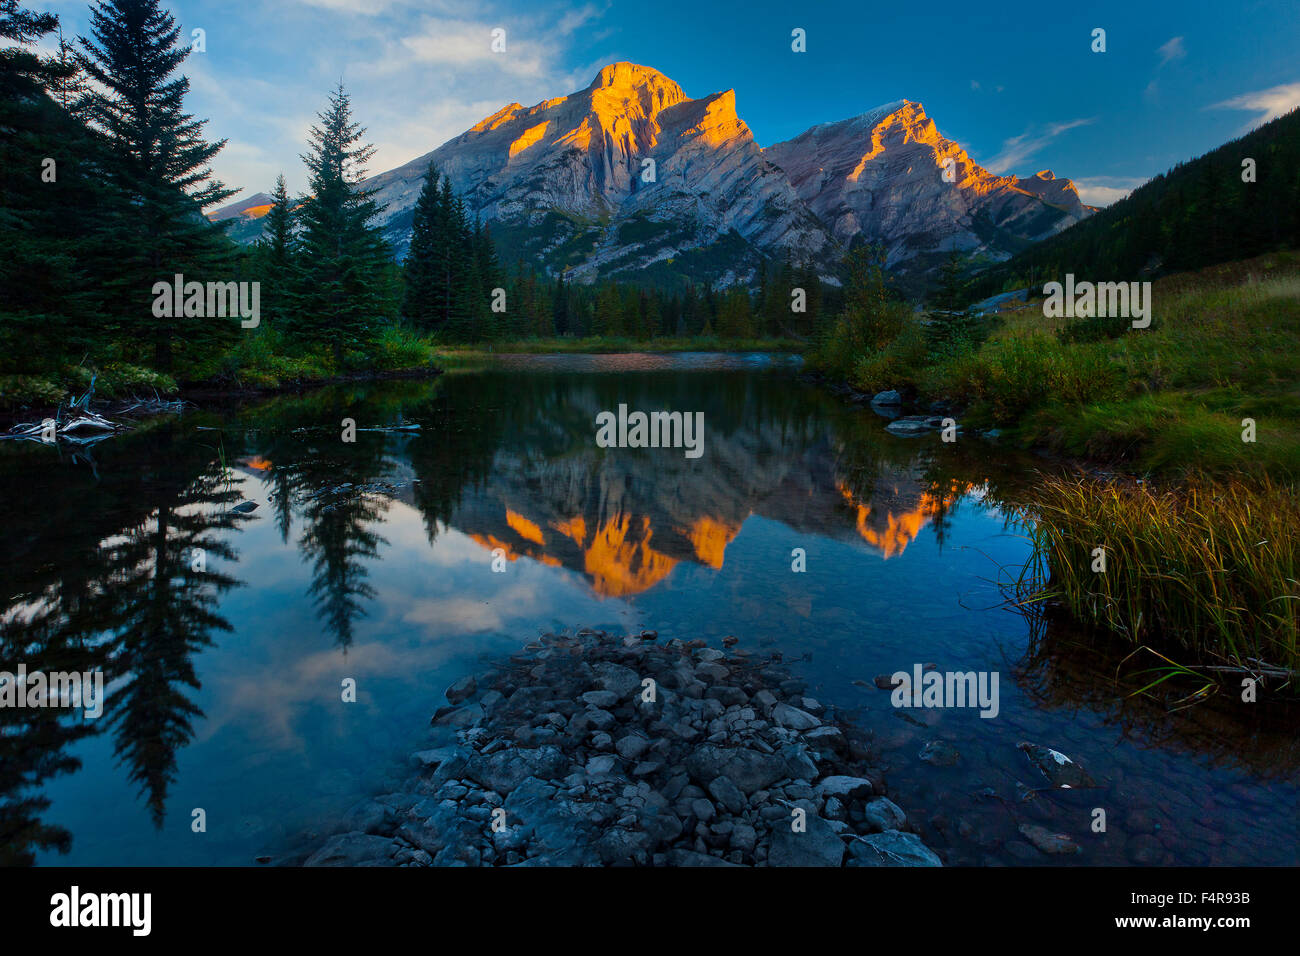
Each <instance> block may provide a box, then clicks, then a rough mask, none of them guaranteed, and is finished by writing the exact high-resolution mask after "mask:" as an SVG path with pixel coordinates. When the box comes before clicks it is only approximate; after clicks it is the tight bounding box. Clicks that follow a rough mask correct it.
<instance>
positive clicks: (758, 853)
mask: <svg viewBox="0 0 1300 956" xmlns="http://www.w3.org/2000/svg"><path fill="white" fill-rule="evenodd" d="M731 643H732V644H733V647H731V648H729V649H727V650H725V651H724V650H719V649H716V648H710V647H708V646H706V644H705V642H704V641H701V640H695V641H688V642H683V641H681V640H677V639H673V640H669V641H666V642H663V643H659V642H658V640H657V635H656V634H654V632H651V631H647V632H644V633H643V634H640V635H634V636H629V637H621V636H614V635H611V634H608V633H606V632H604V631H594V630H590V629H584V630H582V631H579V632H578V633H577V634H576V635H564V634H560V635H556V634H546V635H543V637H542V638H541V640H540V641H538V642H535V643H533V644H529V645H528V646H527V647H526V648H525V649H524V650H523V651H521V652H520V653H517V654H514V655H512V656H511V657H510V659H509V660H508V661H505V662H502V663H500V664H499V665H497V666H496V667H494V668H493V669H491V670H490V671H489V672H488V673H484V674H480V675H477V676H473V677H466V678H463V679H462V680H460V681H457V682H456V683H455V684H453V685H452V686H451V687H449V688H448V689H447V692H446V696H447V699H448V701H449V704H448V705H447V706H445V707H442V708H440V709H439V710H438V712H437V713H436V714H435V715H434V717H433V720H432V725H433V732H432V733H433V740H432V741H431V744H432V746H430V747H428V748H426V749H423V750H420V751H418V752H416V753H415V754H413V755H412V757H411V763H412V773H411V775H410V777H409V778H408V779H407V780H406V781H405V783H404V784H403V785H402V786H401V787H400V788H398V789H397V790H395V791H394V792H391V793H387V794H382V795H380V796H378V797H376V798H375V799H374V800H370V801H365V802H363V803H361V804H359V805H357V806H356V807H354V808H353V809H352V811H351V812H350V813H349V815H348V821H347V824H346V826H347V829H345V830H344V831H343V832H340V833H337V834H335V835H334V836H333V837H331V838H330V839H329V840H328V841H327V842H325V843H324V845H323V846H321V847H320V848H319V849H317V850H316V851H315V852H314V853H312V855H311V856H310V857H308V858H307V860H306V861H305V864H304V865H306V866H575V865H607V866H617V865H640V866H650V865H653V866H754V865H759V866H763V865H767V866H941V865H942V862H941V861H940V859H939V857H938V856H937V855H936V854H935V853H934V852H932V851H931V850H930V849H929V848H928V847H926V846H925V844H924V843H922V841H921V839H920V838H919V837H918V836H917V835H916V834H915V833H913V832H910V830H909V827H908V823H907V818H906V815H905V814H904V813H903V811H902V810H901V809H900V808H899V807H898V806H896V805H895V804H894V803H893V802H892V801H890V800H889V798H888V797H886V796H885V795H884V793H883V790H882V787H881V785H880V779H881V775H880V772H879V770H878V769H877V768H876V767H875V766H873V764H872V755H871V751H870V748H869V746H868V736H867V735H866V734H865V733H864V732H863V731H861V730H860V729H858V728H856V727H854V726H853V725H852V724H851V723H849V722H848V721H846V720H844V719H843V718H842V717H841V716H840V715H837V714H835V713H833V712H831V711H830V710H828V709H826V708H823V706H822V705H821V704H820V703H819V702H817V701H816V700H814V699H812V698H811V697H809V696H807V695H806V693H805V690H806V688H805V685H804V683H803V682H802V681H801V680H799V679H798V678H797V677H795V676H794V675H793V674H792V673H791V672H790V670H789V669H788V668H787V667H785V666H784V665H783V664H782V661H781V657H780V655H779V654H773V655H770V656H763V657H760V656H758V655H755V654H751V653H749V652H748V651H746V650H745V649H742V648H736V647H734V641H732V642H731Z"/></svg>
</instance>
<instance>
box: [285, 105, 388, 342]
mask: <svg viewBox="0 0 1300 956" xmlns="http://www.w3.org/2000/svg"><path fill="white" fill-rule="evenodd" d="M317 115H318V117H319V119H320V122H319V124H318V125H315V126H312V128H311V134H310V135H311V140H310V143H309V144H308V152H307V153H306V155H304V156H303V157H302V159H303V162H305V163H306V164H307V169H308V171H309V172H310V173H311V182H310V195H309V196H308V197H307V199H306V200H305V201H304V202H303V204H302V207H301V209H300V210H299V214H298V216H299V222H300V223H301V224H302V232H301V236H300V245H299V257H298V265H299V268H298V270H297V273H298V288H297V290H296V293H295V295H294V297H293V298H294V302H293V305H294V311H295V317H294V322H293V329H294V331H295V332H296V334H297V335H298V336H299V337H300V338H302V339H304V340H306V341H308V342H310V343H313V344H317V345H328V346H329V347H330V348H331V349H332V350H333V353H334V360H335V364H336V365H339V366H341V365H342V364H343V361H344V356H345V354H346V352H347V351H348V350H350V349H364V348H365V347H366V346H367V345H368V344H369V343H370V342H371V340H372V339H373V336H374V333H375V331H376V329H377V328H378V327H379V325H380V324H381V323H382V322H384V321H385V320H386V319H387V318H388V317H387V316H385V315H384V312H385V311H386V309H387V308H388V305H389V297H388V274H387V266H388V262H389V259H390V249H389V246H388V243H387V242H385V241H384V238H383V236H382V235H381V234H380V231H379V229H378V227H376V226H372V225H371V222H372V220H373V219H374V218H375V217H376V216H377V215H378V214H379V213H380V211H381V208H382V207H380V205H379V204H378V203H376V202H375V200H374V194H375V190H373V189H365V188H363V187H362V186H361V185H360V183H361V181H362V180H363V179H365V174H366V163H367V161H368V160H369V159H370V157H371V156H372V155H373V154H374V147H373V146H371V145H369V144H367V143H365V142H363V139H364V137H365V132H366V131H365V129H364V128H363V127H361V126H360V125H359V124H357V123H354V122H353V121H352V101H351V98H350V97H349V96H348V94H347V91H346V90H345V89H344V88H343V84H342V83H340V84H339V87H338V89H337V90H335V91H334V92H333V93H331V94H330V97H329V104H328V106H326V108H325V111H324V112H322V113H319V114H317Z"/></svg>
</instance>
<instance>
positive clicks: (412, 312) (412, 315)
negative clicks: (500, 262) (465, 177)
mask: <svg viewBox="0 0 1300 956" xmlns="http://www.w3.org/2000/svg"><path fill="white" fill-rule="evenodd" d="M444 229H445V227H444V224H443V221H442V207H441V203H440V191H439V185H438V171H437V170H436V169H435V168H434V167H433V164H432V163H430V164H429V170H428V172H426V173H425V175H424V185H423V187H421V189H420V197H419V199H417V200H416V203H415V211H414V217H413V220H412V223H411V245H410V247H409V248H408V250H407V253H406V263H405V276H406V290H405V293H404V295H403V298H402V318H403V319H404V320H405V321H407V322H409V323H410V324H411V325H413V326H414V327H415V328H417V329H419V330H420V331H421V332H439V331H442V329H443V326H444V322H443V318H444V308H445V301H446V294H445V291H444V284H445V281H446V272H445V267H440V258H441V257H440V247H441V245H442V244H443V243H444V241H445V235H444Z"/></svg>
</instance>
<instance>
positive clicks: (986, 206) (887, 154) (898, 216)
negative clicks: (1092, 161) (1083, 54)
mask: <svg viewBox="0 0 1300 956" xmlns="http://www.w3.org/2000/svg"><path fill="white" fill-rule="evenodd" d="M764 152H765V155H767V156H768V157H769V158H770V159H771V160H772V161H773V162H774V163H776V164H777V165H779V166H781V167H782V168H783V169H784V170H785V171H786V173H787V174H788V175H789V177H790V180H791V182H792V183H793V185H794V187H795V189H796V190H797V192H798V194H799V198H800V199H802V200H803V201H804V202H805V203H807V205H808V207H809V208H810V209H811V210H812V211H813V213H814V214H816V216H817V217H818V218H819V219H820V220H821V221H822V222H823V223H825V224H826V226H827V228H828V229H830V231H831V234H832V235H833V236H834V238H835V239H836V240H837V241H838V242H840V243H841V244H844V245H847V244H849V243H850V242H852V241H854V240H855V239H858V238H861V239H863V240H866V241H870V242H881V243H883V244H884V245H885V246H886V248H887V250H888V255H889V264H890V265H891V266H899V265H900V264H906V263H907V262H908V260H911V259H913V258H916V257H924V256H925V254H927V253H930V254H934V253H938V252H941V251H946V250H949V249H959V250H962V251H963V252H976V253H983V254H985V255H989V256H992V257H994V258H1005V257H1006V256H1008V255H1010V254H1011V253H1013V252H1015V251H1017V250H1018V249H1020V248H1023V247H1024V246H1025V245H1027V244H1029V243H1031V242H1035V241H1037V240H1039V239H1043V238H1046V237H1047V236H1050V235H1054V234H1055V233H1057V232H1059V231H1060V230H1062V229H1064V228H1065V227H1066V226H1069V225H1071V224H1073V223H1075V222H1077V221H1078V220H1079V219H1081V218H1083V217H1084V216H1086V215H1087V214H1088V213H1089V212H1090V211H1091V210H1090V209H1089V208H1088V207H1085V206H1083V204H1082V203H1080V201H1079V194H1078V192H1077V191H1076V190H1075V188H1074V184H1073V183H1071V182H1070V181H1069V180H1068V179H1056V178H1054V177H1053V176H1052V174H1051V172H1048V171H1044V172H1041V173H1039V174H1038V175H1037V176H1034V177H1031V178H1029V179H1017V178H1016V177H1014V176H996V175H994V174H993V173H990V172H989V171H988V170H986V169H984V168H983V167H982V166H980V165H979V164H978V163H976V162H975V161H974V160H972V159H971V158H970V156H969V155H968V154H967V153H966V151H965V150H964V149H962V147H961V146H960V145H958V144H957V143H955V142H953V141H952V140H950V139H947V138H946V137H944V136H943V135H942V134H941V133H940V132H939V130H938V128H937V127H936V126H935V124H934V120H932V119H930V117H929V116H927V115H926V113H925V108H924V107H923V106H922V105H921V104H920V103H913V102H911V101H908V100H903V101H901V102H897V103H890V104H888V105H887V106H882V107H880V108H878V109H876V110H873V111H871V112H869V113H864V114H863V115H861V116H856V117H853V118H852V119H847V120H841V121H839V122H836V123H826V124H822V125H820V126H814V127H813V128H812V129H809V130H807V131H805V132H803V133H801V134H800V135H798V136H796V137H795V138H794V139H791V140H788V141H786V142H784V143H778V144H776V145H775V146H772V147H770V148H768V149H767V150H765V151H764ZM945 169H946V170H948V171H949V173H950V176H949V178H950V179H951V181H949V180H948V179H946V178H945V176H944V173H945Z"/></svg>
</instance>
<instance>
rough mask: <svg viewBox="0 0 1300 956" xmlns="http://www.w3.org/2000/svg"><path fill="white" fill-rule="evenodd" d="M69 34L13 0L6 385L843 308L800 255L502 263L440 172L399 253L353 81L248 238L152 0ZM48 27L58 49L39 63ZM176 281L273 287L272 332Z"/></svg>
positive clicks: (268, 323)
mask: <svg viewBox="0 0 1300 956" xmlns="http://www.w3.org/2000/svg"><path fill="white" fill-rule="evenodd" d="M57 31H59V26H58V18H57V17H56V16H54V15H53V14H48V13H38V12H33V11H31V10H28V9H25V8H23V7H21V6H19V0H0V38H3V39H4V40H6V41H10V42H12V43H13V44H14V45H13V46H11V47H10V48H7V49H5V50H4V51H0V129H3V130H5V135H4V136H2V137H0V247H3V248H4V249H5V255H4V256H3V257H0V377H3V376H5V375H13V374H18V375H27V376H31V375H41V376H48V377H49V378H50V379H52V380H56V381H67V380H68V379H69V372H70V371H71V370H76V369H77V367H78V366H81V367H83V368H85V369H90V370H95V369H99V370H102V369H104V368H105V367H110V366H112V367H125V368H131V369H137V370H140V371H141V372H145V371H149V370H152V371H157V372H162V373H166V374H168V375H170V376H171V377H173V378H174V379H176V380H180V381H197V380H206V379H213V378H221V377H222V376H223V375H225V374H228V373H229V372H230V369H231V368H232V367H236V366H237V365H238V362H239V361H240V360H241V358H240V357H241V355H243V354H245V353H246V352H249V351H250V350H251V351H253V352H256V351H257V350H258V349H260V350H261V351H262V352H263V353H273V354H277V355H278V354H284V355H302V354H307V353H311V354H313V355H315V356H317V357H319V358H321V360H322V362H324V363H325V364H326V365H332V366H333V367H334V368H336V369H338V368H340V367H342V366H344V365H348V364H359V365H364V364H366V363H367V362H368V361H369V360H370V356H371V353H372V350H373V349H374V348H375V347H376V344H377V343H378V342H380V341H381V340H382V339H383V338H384V337H385V336H386V335H387V334H388V332H389V331H390V330H392V329H393V328H394V327H396V326H401V327H403V328H404V329H405V330H407V331H409V332H410V333H413V334H418V335H420V336H428V337H436V338H437V339H439V340H442V341H447V342H465V341H502V340H512V339H522V338H530V337H537V336H540V337H551V336H620V337H629V338H634V339H641V340H647V339H651V338H655V337H661V336H697V335H714V336H718V337H720V338H724V339H741V338H750V337H768V336H785V335H790V336H798V337H811V336H813V335H814V334H815V332H816V331H817V329H818V328H819V327H820V325H821V323H822V322H823V321H824V317H825V316H830V315H833V314H834V313H835V307H834V304H833V303H831V302H829V301H828V299H831V298H834V297H835V296H836V292H835V291H834V290H833V289H831V288H830V287H824V286H823V285H822V284H821V282H820V281H819V279H818V277H817V276H816V274H815V273H814V272H813V271H812V270H811V269H808V268H802V267H795V266H794V265H792V264H791V263H790V262H788V261H787V262H784V263H782V262H772V261H769V262H765V263H764V264H763V265H762V267H761V268H760V271H759V275H758V277H757V280H758V281H757V282H756V283H755V288H753V289H747V288H744V287H740V286H733V287H730V288H727V289H718V288H712V287H707V286H688V287H686V288H684V289H679V290H676V291H672V292H669V291H664V290H658V289H650V288H641V287H638V286H635V285H631V284H627V283H615V282H609V281H605V282H598V283H596V284H580V283H577V282H574V281H571V280H570V278H569V277H568V276H566V275H560V276H551V275H549V274H545V273H538V272H537V271H536V269H535V268H534V267H532V266H527V265H524V264H523V263H518V264H516V265H515V267H514V268H512V269H505V268H502V266H501V264H500V263H499V262H498V261H497V252H496V247H495V245H494V242H493V238H492V235H491V231H490V229H489V228H488V226H486V225H483V224H480V223H479V222H477V221H475V220H474V219H473V218H472V217H471V216H470V214H469V212H468V211H467V209H466V205H465V202H464V199H463V198H462V197H461V196H459V195H457V193H456V192H455V190H454V189H453V188H452V185H451V182H450V181H449V179H447V178H446V177H445V176H440V175H439V173H438V171H437V170H434V169H430V170H429V172H428V176H427V177H426V181H425V184H424V188H423V190H422V192H421V195H420V198H419V201H418V203H417V206H416V208H415V210H414V214H413V223H412V237H411V244H410V248H409V251H408V253H407V255H406V258H405V261H404V262H403V263H402V264H400V265H399V264H398V263H397V262H396V260H395V258H394V254H393V252H394V250H393V249H392V248H391V246H390V245H389V244H388V243H387V242H386V241H385V239H384V237H383V235H382V234H381V232H380V230H379V229H378V228H377V227H376V226H375V225H374V223H375V221H376V219H377V217H378V214H379V213H380V212H381V208H380V206H379V205H378V204H377V202H376V200H375V197H374V192H373V190H371V189H368V188H366V187H365V186H363V185H362V183H363V182H364V180H365V176H366V164H367V162H368V160H369V159H370V158H371V155H372V153H373V148H372V147H371V146H369V145H368V144H367V143H366V141H365V132H366V131H365V129H364V128H362V127H361V126H360V125H359V124H358V123H357V122H356V121H355V120H354V118H353V114H352V104H351V101H350V98H349V96H348V94H347V92H346V91H345V90H344V89H343V87H342V85H340V86H339V88H338V89H336V90H335V91H334V92H332V93H331V94H330V96H329V98H328V102H327V104H326V107H325V109H324V110H323V111H322V112H321V113H320V114H319V116H318V122H317V123H316V124H315V125H314V126H313V127H312V129H311V131H310V135H309V141H308V143H307V149H306V152H305V153H304V155H303V157H302V159H303V162H304V164H305V166H306V171H307V174H308V188H307V190H306V192H305V194H304V195H302V196H291V195H290V194H289V191H288V189H287V187H286V185H285V181H284V176H283V175H282V176H281V177H280V178H279V180H278V181H277V185H276V189H275V194H274V197H273V201H272V206H271V209H270V211H269V212H268V214H267V217H266V221H265V227H264V232H263V238H262V239H261V240H259V241H258V243H256V244H255V245H254V246H251V247H241V246H239V245H238V244H236V243H235V242H234V241H233V240H231V239H230V238H229V237H228V236H227V235H226V226H228V225H229V224H230V222H232V221H233V220H225V221H223V222H213V221H212V220H211V219H209V217H208V216H207V215H206V214H205V212H206V211H209V210H211V209H213V208H214V207H216V206H217V205H219V204H221V203H223V202H225V201H226V200H228V199H229V198H230V197H231V196H232V195H233V194H234V192H235V190H233V189H231V188H228V187H227V186H226V185H225V184H224V183H222V182H221V181H220V180H218V179H217V178H216V177H215V176H214V174H213V172H212V161H213V159H214V157H216V156H217V155H218V154H219V152H220V151H221V149H222V148H223V146H224V145H225V141H224V140H217V141H209V140H208V139H207V138H206V136H205V132H204V127H205V124H206V120H203V119H198V118H196V117H195V116H193V115H192V114H190V113H188V112H187V111H186V109H185V99H186V97H187V95H188V92H189V81H188V80H187V79H186V77H185V76H184V75H183V73H181V72H180V70H181V67H182V66H183V64H184V62H185V60H186V58H187V57H188V56H189V54H190V48H189V46H188V45H187V44H186V43H185V42H184V38H183V37H182V34H181V30H180V28H179V27H178V25H177V24H176V22H175V19H174V18H173V17H172V15H171V14H169V13H167V12H166V11H165V10H164V9H162V8H161V6H160V0H96V2H95V3H94V4H93V5H92V7H91V12H90V23H89V29H88V31H87V34H88V35H87V36H83V37H78V38H77V39H76V40H75V42H74V41H71V40H69V39H67V38H64V37H63V36H62V34H61V32H57ZM52 35H57V37H58V46H57V53H55V54H54V55H51V56H42V55H39V54H37V53H36V52H35V51H34V45H35V44H36V43H37V42H38V41H41V40H43V39H45V38H47V37H51V36H52ZM176 275H181V276H183V277H184V282H186V283H190V282H197V283H200V284H202V285H204V286H206V285H207V284H208V283H223V284H224V283H228V282H248V283H252V282H258V283H260V316H259V319H260V324H259V325H258V326H257V327H255V328H250V327H247V326H245V327H243V328H241V326H240V323H241V319H242V318H243V317H241V316H239V315H226V316H215V315H209V314H206V310H196V311H200V312H203V314H188V315H187V314H185V311H184V310H182V311H181V314H176V310H175V309H165V308H164V309H159V308H158V301H157V300H158V294H157V292H156V291H155V289H156V287H157V286H158V285H159V283H168V284H170V283H171V282H172V281H173V279H174V277H175V276H176ZM794 290H802V292H799V293H798V294H797V296H792V292H794ZM185 297H186V298H187V299H188V293H187V294H186V296H185ZM796 299H797V301H796ZM317 367H320V365H319V363H318V365H317ZM82 380H83V381H84V380H85V377H84V376H83V377H82ZM145 380H146V381H147V379H145ZM2 391H3V382H2V381H0V392H2Z"/></svg>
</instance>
